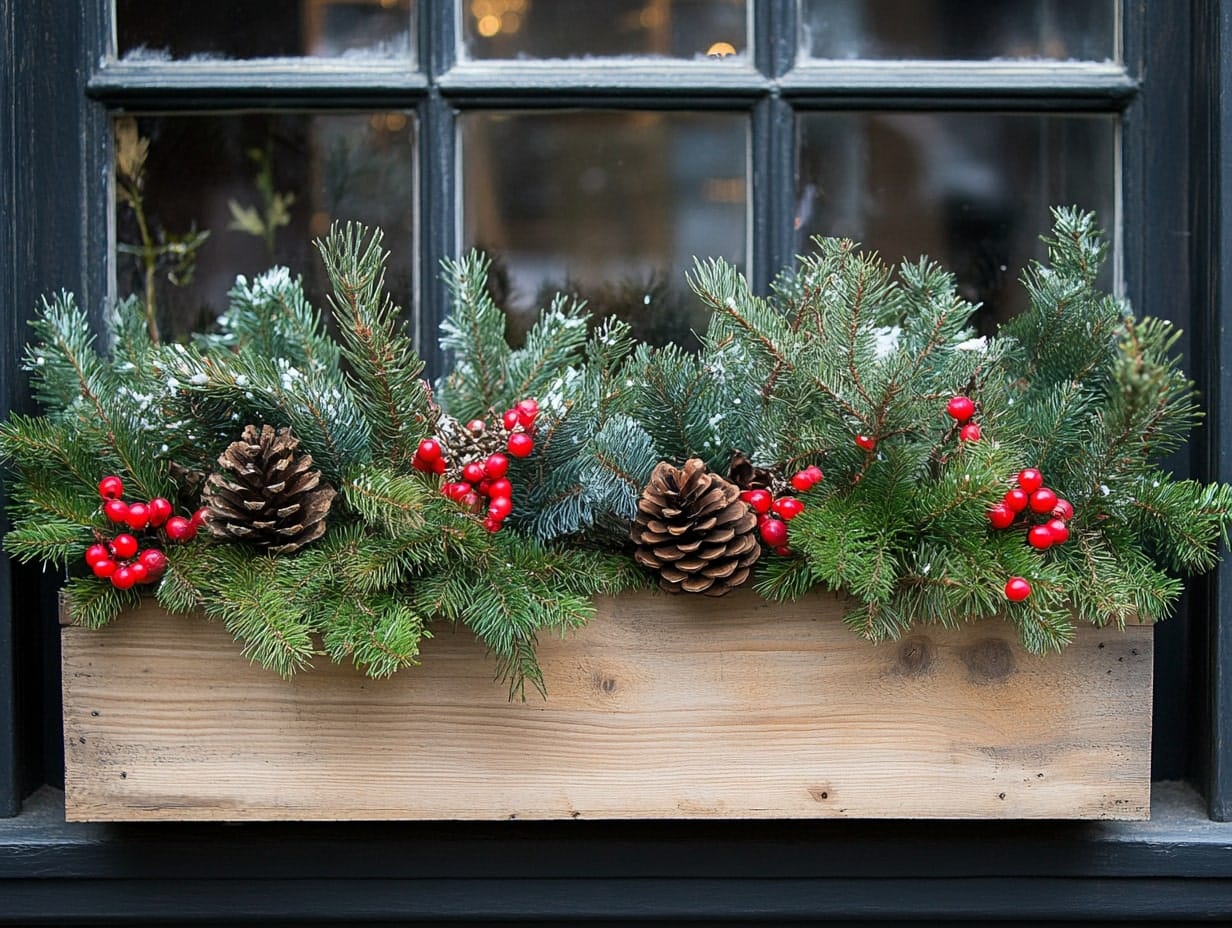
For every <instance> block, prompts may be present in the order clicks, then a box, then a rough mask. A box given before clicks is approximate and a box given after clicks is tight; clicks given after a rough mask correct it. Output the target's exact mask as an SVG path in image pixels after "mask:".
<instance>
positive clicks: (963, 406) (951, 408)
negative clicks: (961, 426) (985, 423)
mask: <svg viewBox="0 0 1232 928" xmlns="http://www.w3.org/2000/svg"><path fill="white" fill-rule="evenodd" d="M945 411H946V412H947V413H949V414H950V418H951V419H953V420H954V421H955V422H966V421H967V420H968V419H970V418H971V416H972V415H973V414H974V413H975V403H973V402H971V398H970V397H968V396H956V397H954V398H953V399H951V400H950V401H949V402H948V403H947V404H946V406H945Z"/></svg>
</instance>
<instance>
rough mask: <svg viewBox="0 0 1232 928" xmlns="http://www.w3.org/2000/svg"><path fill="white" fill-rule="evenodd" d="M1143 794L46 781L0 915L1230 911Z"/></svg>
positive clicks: (1222, 882)
mask: <svg viewBox="0 0 1232 928" xmlns="http://www.w3.org/2000/svg"><path fill="white" fill-rule="evenodd" d="M1153 805H1154V816H1153V818H1152V820H1151V821H1150V822H1142V823H1069V822H1051V823H1038V822H1035V823H1021V822H1015V823H1004V822H1002V823H994V822H982V823H962V822H946V823H921V822H833V821H829V822H721V823H690V822H539V823H533V822H499V823H451V824H441V823H403V824H365V825H357V824H350V825H344V824H336V825H333V824H330V825H320V824H313V825H310V824H302V825H281V826H280V825H242V826H233V825H196V824H194V825H69V824H65V823H64V821H63V795H62V794H61V793H60V792H59V791H56V790H52V789H50V788H45V789H43V790H40V791H39V792H38V793H36V794H35V795H34V796H33V797H32V798H31V799H30V800H29V801H28V802H27V804H26V807H25V810H24V811H23V813H22V815H20V816H19V817H17V818H15V819H9V820H4V821H0V880H2V881H3V882H2V883H0V886H3V895H4V897H5V898H6V899H7V903H6V906H5V911H4V912H0V922H3V921H5V919H6V918H14V919H17V920H19V921H28V920H33V919H36V918H37V919H48V918H51V919H71V918H73V917H75V916H77V915H83V916H84V915H89V916H91V917H93V918H100V917H101V918H105V917H119V916H124V917H129V918H131V917H134V916H135V915H138V914H140V915H142V916H147V917H152V918H153V917H162V918H170V917H173V916H180V917H182V916H183V914H184V913H186V912H193V913H195V914H197V915H199V916H202V917H208V916H210V915H213V916H217V917H222V916H227V917H239V916H241V915H244V914H246V915H248V916H250V917H259V916H264V915H272V914H278V915H279V916H281V917H284V918H293V917H300V918H310V917H312V918H321V917H324V916H326V915H328V914H329V913H333V914H335V915H342V914H345V915H346V916H347V918H348V919H352V920H358V919H360V918H364V917H371V918H382V917H384V918H388V917H395V916H396V917H402V918H411V917H418V918H442V919H447V918H458V917H469V918H483V917H490V918H500V919H517V918H538V919H546V918H568V919H581V918H585V917H596V918H607V919H610V918H630V917H645V918H674V917H678V918H684V917H691V918H714V917H719V916H722V917H724V918H739V917H745V918H750V919H756V920H758V921H761V922H763V923H764V922H765V921H766V920H768V919H774V918H784V919H788V918H802V917H821V916H827V915H834V916H837V915H847V916H860V917H863V918H887V919H893V918H899V917H908V916H910V917H914V918H920V917H951V918H952V917H967V918H996V917H1004V916H1013V917H1016V918H1046V917H1064V918H1082V917H1084V916H1099V917H1101V918H1130V917H1133V918H1185V917H1199V916H1200V917H1206V918H1210V917H1213V916H1216V915H1220V914H1222V915H1224V916H1232V824H1222V823H1216V822H1211V821H1209V820H1208V819H1206V818H1205V810H1204V808H1203V805H1202V802H1201V798H1200V797H1199V796H1198V795H1197V794H1196V793H1195V792H1194V791H1193V790H1192V789H1191V788H1189V787H1188V786H1185V785H1182V784H1178V783H1156V784H1155V786H1154V790H1153ZM219 881H222V882H221V883H220V882H219Z"/></svg>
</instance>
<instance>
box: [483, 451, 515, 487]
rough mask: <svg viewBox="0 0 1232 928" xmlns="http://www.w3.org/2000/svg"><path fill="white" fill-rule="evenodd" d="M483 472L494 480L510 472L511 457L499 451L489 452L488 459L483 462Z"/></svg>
mask: <svg viewBox="0 0 1232 928" xmlns="http://www.w3.org/2000/svg"><path fill="white" fill-rule="evenodd" d="M483 472H484V473H485V474H487V475H488V476H489V477H491V478H492V479H493V480H496V479H497V478H499V477H503V476H505V474H507V473H509V459H508V458H507V457H505V456H504V455H503V454H500V453H499V452H498V453H497V454H489V455H488V459H487V460H486V461H484V462H483Z"/></svg>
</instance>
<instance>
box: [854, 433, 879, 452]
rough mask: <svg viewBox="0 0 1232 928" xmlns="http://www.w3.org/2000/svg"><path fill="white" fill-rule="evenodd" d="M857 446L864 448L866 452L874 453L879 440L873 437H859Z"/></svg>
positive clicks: (857, 437)
mask: <svg viewBox="0 0 1232 928" xmlns="http://www.w3.org/2000/svg"><path fill="white" fill-rule="evenodd" d="M856 445H858V446H859V447H860V448H863V449H864V450H865V451H872V450H873V449H874V448H876V447H877V439H875V438H873V437H872V436H871V435H857V436H856Z"/></svg>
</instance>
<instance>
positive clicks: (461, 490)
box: [441, 483, 471, 503]
mask: <svg viewBox="0 0 1232 928" xmlns="http://www.w3.org/2000/svg"><path fill="white" fill-rule="evenodd" d="M469 492H471V485H470V484H469V483H447V484H445V485H444V486H443V487H441V493H443V494H444V495H445V496H447V497H449V498H450V499H451V500H453V501H454V502H455V503H457V502H461V500H462V497H464V496H465V495H466V494H467V493H469Z"/></svg>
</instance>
